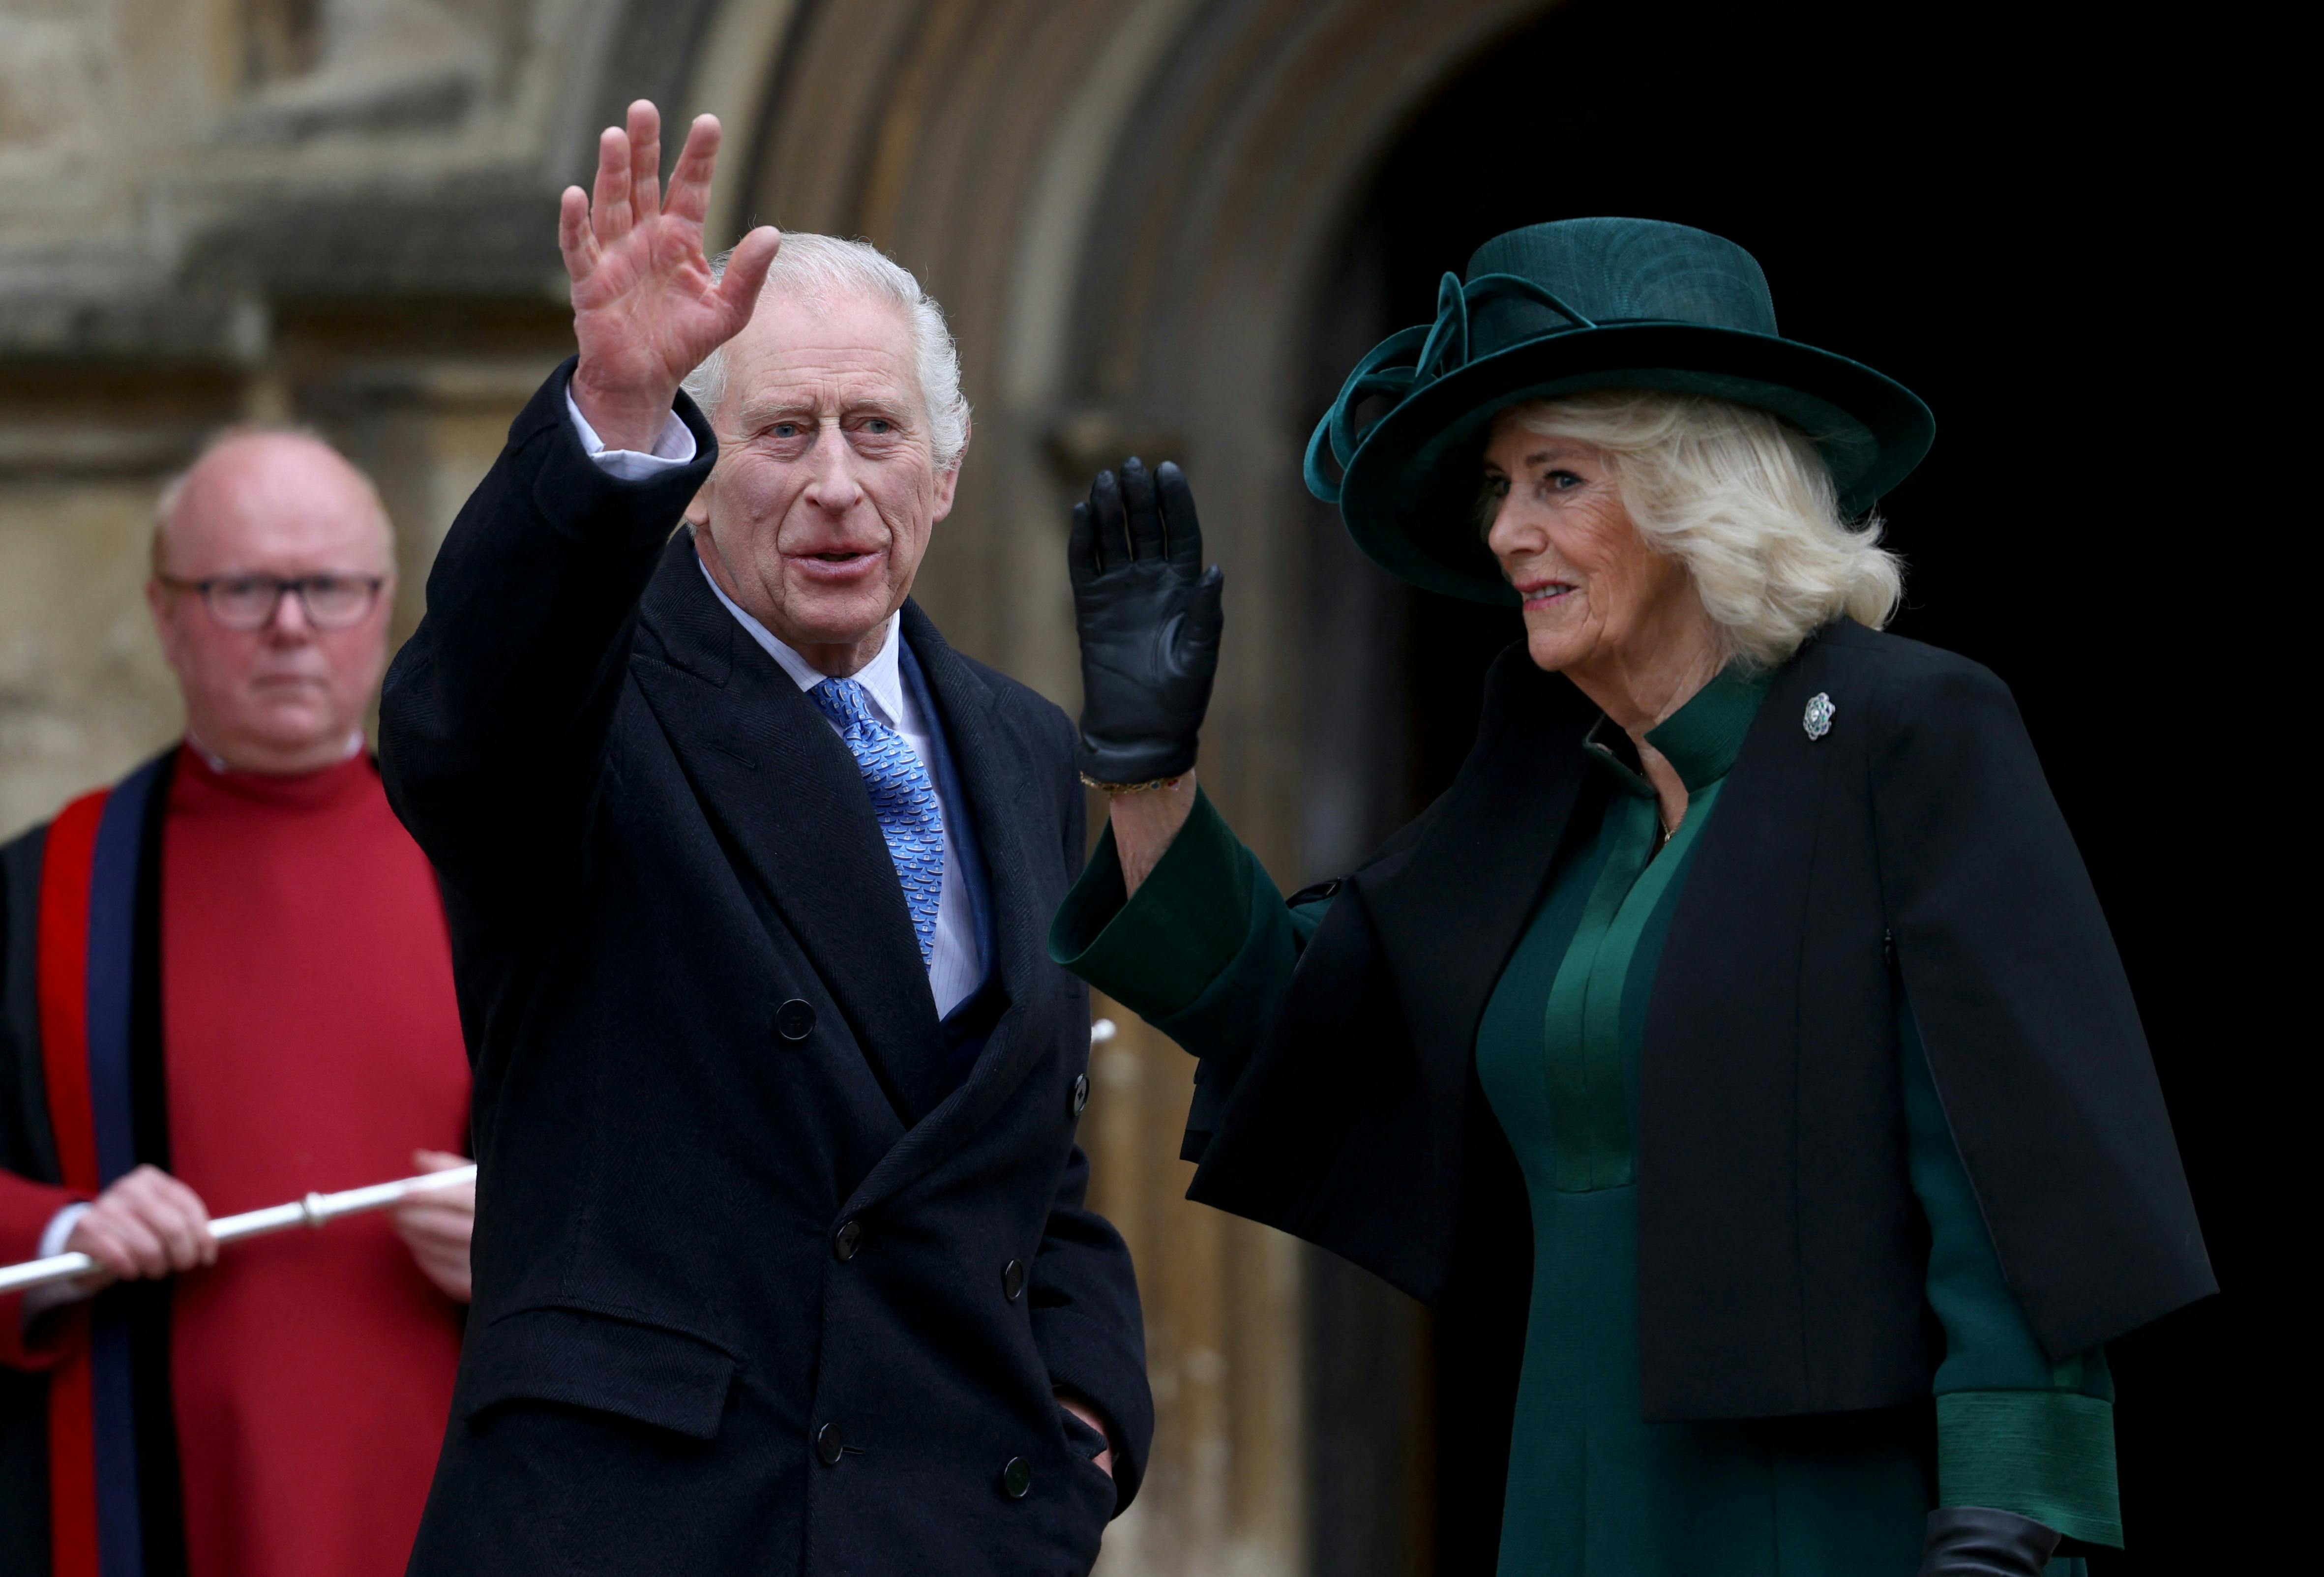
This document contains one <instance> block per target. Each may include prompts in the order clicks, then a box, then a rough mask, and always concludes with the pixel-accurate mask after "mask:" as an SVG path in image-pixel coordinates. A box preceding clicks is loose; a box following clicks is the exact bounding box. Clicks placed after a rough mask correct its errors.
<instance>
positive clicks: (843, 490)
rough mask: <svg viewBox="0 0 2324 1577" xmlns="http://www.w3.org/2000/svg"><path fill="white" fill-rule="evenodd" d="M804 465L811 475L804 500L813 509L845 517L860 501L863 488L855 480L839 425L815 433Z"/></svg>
mask: <svg viewBox="0 0 2324 1577" xmlns="http://www.w3.org/2000/svg"><path fill="white" fill-rule="evenodd" d="M807 464H808V465H809V466H812V467H813V472H812V475H810V476H809V478H808V480H807V502H808V503H811V504H813V505H814V506H815V507H816V508H817V509H822V510H828V511H830V512H832V513H833V514H844V513H846V512H848V511H849V510H851V509H853V508H854V507H855V505H856V503H858V501H860V500H861V499H862V496H863V488H862V484H860V483H858V482H857V481H856V480H855V453H854V451H853V450H852V449H850V448H849V447H847V438H846V435H845V434H844V433H842V432H841V431H840V430H839V424H838V423H836V422H833V423H830V424H829V425H827V426H825V427H824V428H822V429H820V430H819V431H817V432H816V438H815V449H814V451H813V453H811V454H810V455H809V456H808V457H807Z"/></svg>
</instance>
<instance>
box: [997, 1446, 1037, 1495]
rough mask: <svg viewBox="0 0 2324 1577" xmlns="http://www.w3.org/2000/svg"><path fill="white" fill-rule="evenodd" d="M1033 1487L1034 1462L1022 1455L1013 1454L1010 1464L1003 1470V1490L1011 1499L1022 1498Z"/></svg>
mask: <svg viewBox="0 0 2324 1577" xmlns="http://www.w3.org/2000/svg"><path fill="white" fill-rule="evenodd" d="M1032 1488H1033V1464H1032V1463H1031V1462H1027V1461H1026V1460H1025V1459H1024V1458H1023V1457H1021V1456H1012V1457H1010V1459H1009V1465H1008V1466H1007V1467H1005V1468H1002V1469H1001V1493H1002V1494H1003V1495H1006V1496H1008V1497H1009V1499H1011V1500H1022V1499H1025V1496H1026V1493H1027V1492H1028V1490H1030V1489H1032Z"/></svg>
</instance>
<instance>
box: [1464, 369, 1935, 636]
mask: <svg viewBox="0 0 2324 1577" xmlns="http://www.w3.org/2000/svg"><path fill="white" fill-rule="evenodd" d="M1508 420H1516V421H1517V422H1518V423H1519V424H1521V425H1522V426H1523V427H1524V428H1525V429H1526V431H1528V432H1534V433H1539V434H1541V435H1542V436H1544V437H1545V438H1572V439H1575V440H1577V441H1579V442H1582V443H1586V444H1592V445H1595V446H1596V447H1598V448H1600V449H1601V450H1603V451H1604V452H1605V454H1606V456H1607V457H1608V458H1609V459H1610V460H1611V461H1612V462H1613V466H1614V472H1615V475H1616V478H1617V480H1618V484H1619V485H1620V487H1621V490H1622V503H1623V505H1624V507H1625V508H1626V509H1628V511H1629V514H1630V520H1631V521H1632V523H1634V524H1635V525H1636V526H1637V530H1638V535H1639V536H1640V537H1641V538H1643V539H1645V540H1646V546H1647V547H1649V548H1651V549H1654V550H1655V552H1658V553H1667V554H1669V555H1670V556H1671V557H1672V558H1676V559H1678V560H1679V561H1680V562H1682V563H1683V564H1684V565H1685V566H1686V567H1687V569H1688V570H1689V571H1690V572H1691V573H1692V575H1693V576H1694V584H1695V589H1696V591H1697V593H1698V594H1699V595H1701V598H1702V606H1703V611H1704V612H1705V613H1709V614H1710V615H1711V622H1712V623H1713V624H1714V625H1716V626H1717V627H1718V629H1719V632H1720V641H1721V642H1722V643H1723V645H1724V646H1725V647H1726V650H1727V655H1728V656H1729V657H1730V658H1740V659H1743V661H1745V662H1746V663H1748V664H1750V665H1751V666H1754V667H1757V668H1773V667H1775V666H1776V665H1778V664H1780V663H1782V662H1783V661H1784V660H1785V659H1788V658H1789V657H1790V656H1791V655H1792V653H1793V652H1794V651H1796V650H1799V648H1800V643H1801V642H1802V641H1805V640H1806V639H1807V638H1808V636H1809V635H1810V634H1811V633H1812V632H1814V631H1815V630H1816V629H1818V628H1819V627H1821V625H1824V624H1828V623H1830V622H1831V621H1832V620H1834V619H1836V618H1838V617H1840V615H1841V614H1843V613H1845V614H1847V615H1848V616H1849V617H1850V618H1852V619H1854V620H1856V621H1857V622H1858V623H1862V624H1868V625H1870V626H1871V627H1872V628H1874V629H1876V630H1877V629H1878V628H1879V627H1880V626H1881V625H1883V624H1886V622H1888V620H1889V618H1890V616H1891V615H1893V614H1894V613H1895V611H1896V604H1897V602H1898V600H1899V599H1900V598H1901V597H1902V596H1903V595H1904V561H1903V560H1902V559H1900V558H1898V557H1897V556H1896V555H1895V554H1894V553H1891V552H1889V551H1888V550H1887V549H1885V548H1883V547H1881V546H1880V539H1881V535H1882V527H1881V521H1880V520H1879V517H1878V516H1877V515H1875V516H1871V517H1868V518H1867V519H1866V520H1865V521H1863V522H1862V523H1861V524H1859V525H1858V526H1856V527H1855V528H1853V529H1850V528H1849V525H1848V523H1847V522H1846V521H1842V520H1841V519H1840V502H1839V495H1838V493H1837V492H1836V490H1835V489H1834V487H1833V485H1832V480H1831V469H1830V467H1828V466H1825V464H1824V462H1823V457H1822V456H1821V455H1820V454H1818V453H1817V452H1816V447H1815V445H1814V444H1813V443H1812V442H1811V441H1810V440H1809V438H1808V436H1807V435H1806V434H1805V433H1803V432H1802V431H1800V429H1797V428H1795V427H1794V426H1792V425H1791V424H1790V423H1789V422H1787V421H1784V420H1783V419H1782V418H1781V417H1778V416H1775V415H1772V414H1770V413H1769V412H1767V411H1764V410H1754V409H1752V408H1751V407H1749V406H1748V405H1737V404H1734V403H1732V402H1731V401H1725V400H1713V399H1711V398H1708V397H1706V396H1702V395H1696V394H1676V393H1669V392H1664V391H1661V390H1654V389H1601V390H1593V391H1591V392H1588V393H1583V394H1569V395H1566V396H1564V397H1563V398H1561V399H1555V400H1540V401H1533V402H1531V403H1529V404H1526V405H1520V406H1517V407H1515V408H1514V409H1513V410H1511V411H1510V412H1509V415H1508ZM1487 523H1488V524H1489V521H1488V522H1487Z"/></svg>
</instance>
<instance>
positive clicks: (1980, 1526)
mask: <svg viewBox="0 0 2324 1577" xmlns="http://www.w3.org/2000/svg"><path fill="white" fill-rule="evenodd" d="M2061 1536H2062V1535H2060V1534H2059V1533H2058V1531H2057V1530H2056V1529H2055V1528H2052V1527H2045V1526H2043V1525H2042V1524H2040V1523H2038V1522H2036V1521H2034V1520H2033V1518H2032V1517H2020V1516H2018V1515H2017V1514H2016V1513H2015V1512H2014V1511H1994V1510H1990V1509H1988V1508H1986V1507H1983V1506H1948V1507H1946V1508H1944V1509H1943V1510H1941V1511H1932V1512H1930V1513H1929V1542H1928V1543H1927V1545H1924V1546H1923V1549H1922V1553H1921V1577H2042V1568H2043V1567H2044V1566H2046V1565H2048V1564H2049V1563H2050V1553H2051V1552H2052V1550H2055V1549H2056V1548H2057V1547H2058V1540H2059V1539H2060V1537H2061Z"/></svg>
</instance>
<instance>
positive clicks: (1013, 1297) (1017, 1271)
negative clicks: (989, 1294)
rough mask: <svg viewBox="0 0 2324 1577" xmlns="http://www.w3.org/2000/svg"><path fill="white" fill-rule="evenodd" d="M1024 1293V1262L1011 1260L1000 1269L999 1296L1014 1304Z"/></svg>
mask: <svg viewBox="0 0 2324 1577" xmlns="http://www.w3.org/2000/svg"><path fill="white" fill-rule="evenodd" d="M1024 1292H1025V1261H1023V1260H1022V1259H1011V1260H1010V1261H1009V1263H1008V1264H1006V1265H1004V1266H1002V1267H1001V1296H1002V1297H1005V1298H1007V1299H1008V1300H1009V1301H1010V1303H1012V1304H1013V1303H1015V1302H1016V1301H1017V1300H1018V1299H1019V1297H1021V1296H1024Z"/></svg>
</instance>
